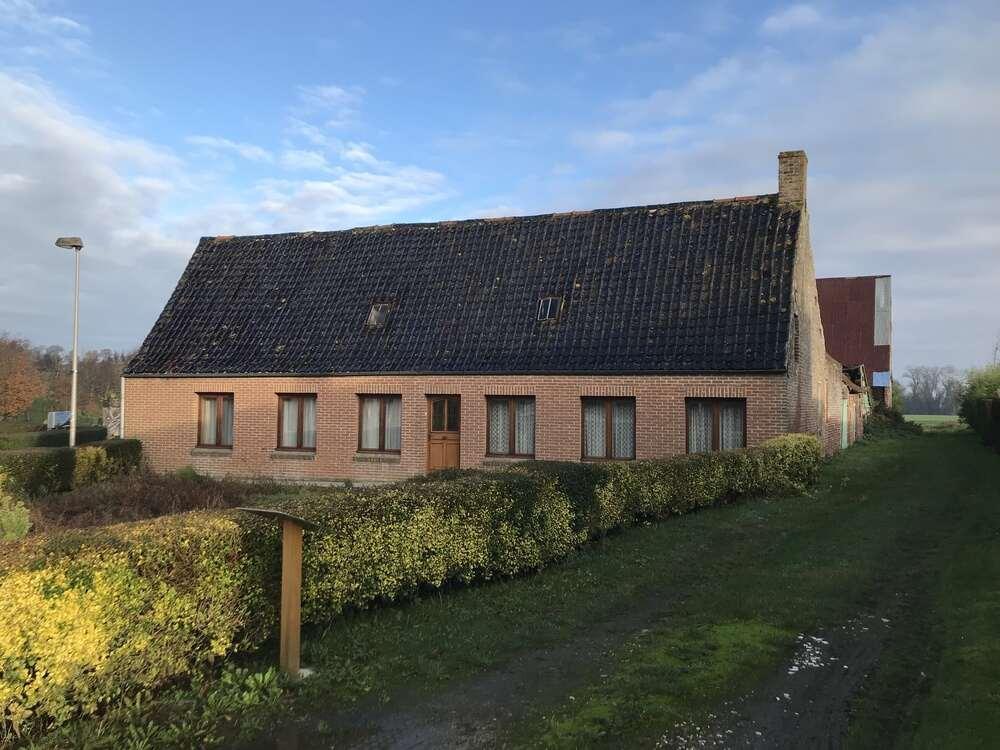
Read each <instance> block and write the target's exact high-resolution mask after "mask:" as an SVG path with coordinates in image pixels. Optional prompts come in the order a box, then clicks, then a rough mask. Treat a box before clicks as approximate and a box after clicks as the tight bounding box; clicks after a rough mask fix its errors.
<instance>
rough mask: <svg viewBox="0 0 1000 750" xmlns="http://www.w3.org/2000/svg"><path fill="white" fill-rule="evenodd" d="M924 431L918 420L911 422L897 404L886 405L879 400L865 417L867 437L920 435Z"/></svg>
mask: <svg viewBox="0 0 1000 750" xmlns="http://www.w3.org/2000/svg"><path fill="white" fill-rule="evenodd" d="M923 431H924V428H923V427H921V426H920V425H919V424H917V423H916V422H910V421H909V420H908V419H907V418H906V417H905V416H904V415H903V413H902V412H901V411H900V410H899V409H898V408H897V407H896V406H886V405H885V404H884V403H883V402H881V401H879V402H877V403H876V404H875V406H874V408H873V409H872V411H871V414H869V415H868V416H867V417H866V418H865V437H867V438H871V439H878V438H882V437H895V436H898V435H903V434H910V435H919V434H921V433H922V432H923Z"/></svg>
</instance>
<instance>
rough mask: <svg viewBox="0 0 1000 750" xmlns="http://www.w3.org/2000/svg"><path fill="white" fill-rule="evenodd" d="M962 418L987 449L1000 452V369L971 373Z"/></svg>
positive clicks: (965, 391)
mask: <svg viewBox="0 0 1000 750" xmlns="http://www.w3.org/2000/svg"><path fill="white" fill-rule="evenodd" d="M958 413H959V416H961V418H962V420H963V421H964V422H965V423H966V424H967V425H969V427H971V428H972V429H974V430H975V431H976V432H978V433H979V435H980V437H982V439H983V442H984V443H986V444H987V445H996V446H998V448H1000V366H998V365H994V366H992V367H985V368H983V369H982V370H972V371H971V372H970V373H969V376H968V378H967V380H966V382H965V386H964V387H963V389H962V396H961V400H960V401H959V408H958Z"/></svg>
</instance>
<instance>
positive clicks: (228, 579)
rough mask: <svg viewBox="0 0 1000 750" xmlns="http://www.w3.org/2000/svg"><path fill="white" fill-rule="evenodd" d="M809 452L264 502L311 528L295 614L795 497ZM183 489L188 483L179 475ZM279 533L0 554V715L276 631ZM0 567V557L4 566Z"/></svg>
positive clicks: (808, 442) (119, 537) (107, 537)
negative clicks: (739, 502) (673, 518)
mask: <svg viewBox="0 0 1000 750" xmlns="http://www.w3.org/2000/svg"><path fill="white" fill-rule="evenodd" d="M820 461H821V449H820V444H819V441H818V440H817V439H816V438H815V437H812V436H803V435H790V436H786V437H782V438H777V439H775V440H771V441H768V442H767V443H765V444H764V445H762V446H760V447H759V448H754V449H751V450H747V451H735V452H730V453H717V454H706V455H698V456H685V457H679V458H674V459H668V460H662V461H635V462H628V463H601V464H558V463H547V462H538V463H532V462H529V463H525V464H520V465H515V466H513V467H510V468H507V469H505V470H500V471H495V472H490V471H462V472H455V473H452V474H449V475H445V476H442V475H440V474H438V475H435V476H431V477H425V478H421V479H418V480H411V481H407V482H401V483H398V484H394V485H388V486H383V487H375V488H367V489H360V490H346V489H324V490H317V491H310V492H296V493H293V494H288V495H283V496H279V497H274V498H271V499H270V500H269V503H268V504H269V505H271V506H274V507H278V508H280V509H282V510H285V511H286V512H289V513H293V514H295V515H299V516H303V517H306V518H308V519H309V520H311V521H313V522H314V523H316V524H317V526H318V528H317V530H316V531H310V532H307V537H306V542H305V547H304V558H303V568H304V578H303V591H302V596H303V620H304V621H306V622H322V621H325V620H329V619H331V618H332V617H335V616H336V615H337V614H338V613H340V612H342V611H343V610H344V609H345V608H349V607H353V608H362V607H367V606H371V605H372V604H373V603H377V602H384V601H392V600H397V599H400V598H404V597H408V596H412V595H413V594H414V593H416V592H418V591H419V590H420V589H421V588H436V587H440V586H442V585H444V584H445V583H448V582H459V583H467V582H471V581H476V580H486V579H490V578H494V577H498V576H511V575H515V574H517V573H521V572H525V571H532V570H537V569H539V568H541V567H543V566H544V565H546V564H547V563H550V562H551V561H553V560H557V559H559V558H561V557H564V556H565V555H567V554H568V553H569V552H571V551H572V550H573V549H574V548H576V547H579V546H580V545H581V544H583V543H584V542H586V541H587V540H588V539H591V538H594V537H597V536H600V535H602V534H605V533H607V532H609V531H611V530H614V529H618V528H621V527H624V526H627V525H629V524H632V523H635V522H636V521H639V520H643V519H659V518H665V517H667V516H670V515H673V514H676V513H686V512H688V511H690V510H693V509H696V508H700V507H704V506H707V505H710V504H712V503H717V502H725V501H727V500H731V499H734V498H737V497H746V496H754V495H761V494H765V493H768V492H775V491H777V492H784V491H786V490H789V489H795V488H799V487H801V486H803V485H805V484H807V483H808V482H810V481H811V480H812V479H813V477H814V476H815V472H816V471H817V470H818V467H819V464H820ZM192 481H197V480H192ZM279 535H280V531H279V525H278V524H275V523H273V522H269V521H265V520H263V519H260V518H258V517H256V516H249V515H243V514H237V513H235V512H233V511H219V512H195V513H190V514H183V515H178V516H167V517H164V518H160V519H157V520H154V521H146V522H142V523H136V524H129V525H124V524H123V525H119V526H111V527H100V528H99V529H96V530H92V531H85V532H63V533H59V534H51V535H47V534H39V535H37V536H36V537H29V539H28V540H25V541H22V542H20V543H14V544H11V545H5V547H6V548H12V549H6V550H5V551H2V552H0V601H3V602H11V603H12V605H11V606H9V607H5V608H4V610H3V612H2V613H0V665H2V670H0V671H2V675H3V676H2V678H0V704H2V703H7V704H8V705H9V706H10V707H9V708H8V709H7V712H8V713H7V714H6V721H7V722H8V725H10V726H17V727H19V728H21V729H23V728H27V727H29V726H31V725H32V724H35V725H36V726H37V725H38V724H40V723H44V722H50V723H59V722H63V721H66V720H67V719H69V718H71V717H72V716H74V715H76V714H78V713H79V714H87V713H93V712H95V711H97V710H98V709H99V708H100V707H101V706H103V705H107V704H108V703H110V702H113V701H115V700H118V699H119V698H120V697H121V696H122V695H123V694H124V693H125V692H127V691H128V690H131V689H134V688H138V687H149V686H154V685H157V684H159V683H161V682H163V681H166V680H168V679H170V678H173V677H178V676H182V675H187V674H190V673H191V672H192V671H193V670H196V669H197V668H198V666H199V665H200V664H203V663H205V662H206V661H210V660H212V659H213V658H215V657H218V656H221V655H224V654H226V653H229V652H230V651H232V650H235V649H238V648H249V647H252V646H254V645H255V644H258V643H260V642H261V640H262V638H263V637H264V636H265V635H266V634H267V633H269V632H270V630H271V628H272V627H273V624H274V622H275V619H276V617H275V615H276V607H277V591H278V580H279V571H280V541H279V538H280V536H279ZM4 556H5V558H6V559H4Z"/></svg>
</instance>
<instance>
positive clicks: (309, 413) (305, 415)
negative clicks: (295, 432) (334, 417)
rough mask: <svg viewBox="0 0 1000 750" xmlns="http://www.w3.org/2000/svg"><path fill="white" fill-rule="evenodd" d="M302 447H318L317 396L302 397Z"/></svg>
mask: <svg viewBox="0 0 1000 750" xmlns="http://www.w3.org/2000/svg"><path fill="white" fill-rule="evenodd" d="M302 447H303V448H315V447H316V397H315V396H307V397H306V398H304V399H302Z"/></svg>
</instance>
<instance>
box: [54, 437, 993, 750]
mask: <svg viewBox="0 0 1000 750" xmlns="http://www.w3.org/2000/svg"><path fill="white" fill-rule="evenodd" d="M997 632H1000V461H998V460H997V457H996V455H995V454H994V453H992V452H990V451H988V450H986V449H985V448H983V447H982V446H981V445H980V444H979V442H978V439H977V438H976V437H975V436H974V435H973V434H971V433H970V432H969V431H967V430H951V431H935V432H933V433H931V434H926V435H907V434H901V435H898V436H895V437H887V438H881V439H876V440H866V441H864V442H862V443H860V444H858V445H857V446H855V447H853V448H851V449H850V450H848V451H846V452H845V453H843V454H840V455H839V456H837V457H836V458H834V459H833V460H831V461H830V462H829V463H828V464H827V465H826V466H825V467H824V469H823V471H822V474H821V477H820V480H819V482H818V484H817V485H816V486H815V487H814V488H813V489H812V490H811V491H810V493H809V494H808V495H806V496H802V497H791V498H772V499H769V500H758V501H752V502H746V503H741V504H738V505H733V506H727V507H719V508H713V509H709V510H706V511H702V512H699V513H694V514H691V515H688V516H682V517H678V518H674V519H671V520H669V521H666V522H664V523H660V524H657V525H649V526H643V527H640V528H634V529H630V530H627V531H625V532H624V533H621V534H618V535H615V536H613V537H610V538H608V539H605V540H603V541H601V542H599V543H595V544H593V545H591V546H589V547H588V548H586V549H585V550H583V551H581V552H579V553H577V554H575V555H573V556H572V557H570V558H569V559H568V560H566V561H565V562H564V563H562V564H559V565H554V566H552V567H550V568H549V569H547V570H545V571H542V572H541V573H539V574H536V575H532V576H525V577H522V578H518V579H514V580H507V581H500V582H494V583H490V584H486V585H481V586H476V587H471V588H466V589H458V590H453V591H449V592H442V593H440V594H433V595H428V596H426V597H425V598H423V599H421V600H419V601H417V602H411V603H407V604H403V605H399V606H395V607H387V608H382V609H377V610H373V611H370V612H362V613H357V614H353V615H350V616H347V617H344V618H342V619H341V620H339V621H338V622H336V623H335V624H333V625H332V626H330V627H328V628H326V629H322V630H311V631H309V630H307V631H306V632H305V633H304V636H303V639H304V655H303V661H304V663H305V664H307V665H309V666H311V667H313V668H315V669H316V670H317V674H316V675H315V676H314V677H312V678H311V679H309V680H307V681H304V682H302V683H300V684H299V685H298V686H296V687H293V688H288V689H286V690H285V691H284V693H282V694H280V695H278V696H276V697H275V698H274V700H273V701H271V702H270V703H268V704H267V705H266V706H263V707H259V708H256V709H254V711H253V712H251V713H250V714H247V713H242V714H241V713H240V712H239V711H238V710H237V711H234V712H232V715H233V716H234V717H235V719H234V721H233V722H232V725H235V726H242V728H243V730H244V731H246V730H250V729H252V728H253V727H255V726H259V725H261V724H265V723H266V724H269V723H270V722H271V721H272V719H273V718H275V717H280V721H281V724H280V725H279V729H278V730H276V734H285V735H287V734H294V735H296V736H297V737H298V741H299V743H300V744H299V746H301V747H312V746H324V747H326V746H335V747H350V746H355V745H358V744H365V745H366V746H367V745H369V744H370V745H371V746H383V745H385V746H392V745H393V744H394V743H395V742H396V741H399V740H402V739H404V738H407V739H410V740H417V741H420V742H423V745H422V746H427V747H433V746H456V745H458V746H489V747H494V746H505V747H545V748H577V747H642V746H647V747H652V746H654V745H656V743H657V742H658V741H660V740H661V739H663V740H664V744H665V745H667V746H673V745H681V746H693V745H701V746H709V747H711V746H715V745H713V744H711V741H710V740H712V738H713V737H714V736H715V734H716V733H718V734H720V735H722V736H723V737H726V736H728V735H726V734H725V732H734V733H735V736H740V735H741V733H747V734H748V737H749V738H750V740H751V741H753V738H754V736H755V735H754V732H755V731H761V730H760V729H755V728H756V727H761V728H763V730H764V731H765V732H766V735H765V737H766V738H768V739H770V740H771V741H772V742H774V743H776V744H781V745H784V746H815V744H816V743H817V742H819V740H818V739H817V737H819V738H825V737H829V736H831V735H834V736H833V738H832V742H833V744H834V746H836V744H837V738H838V737H841V738H843V741H844V742H847V743H848V744H849V745H850V746H851V747H873V748H874V747H877V748H890V747H926V748H931V747H934V748H938V747H945V746H946V747H989V746H992V744H993V738H995V737H997V736H1000V687H998V686H1000V642H998V639H997V638H996V633H997ZM811 638H816V639H818V640H816V641H815V643H816V644H821V643H822V642H827V643H828V646H826V647H820V648H827V651H826V658H827V661H826V666H825V667H824V668H823V669H820V668H815V669H812V668H810V669H806V668H803V670H802V674H803V675H805V676H804V677H800V675H798V674H797V673H796V674H795V675H792V674H791V670H789V669H788V665H789V663H790V661H794V660H796V659H798V658H800V657H801V655H802V651H803V648H805V647H807V646H811V641H810V639H811ZM271 658H273V657H271V655H270V654H266V655H264V654H262V655H260V656H258V657H255V659H254V660H253V666H255V667H258V668H262V667H263V665H264V664H265V663H269V661H270V659H271ZM833 659H839V660H840V661H836V662H834V661H832V660H833ZM842 664H843V666H844V667H848V666H849V667H850V668H849V669H842V666H841V665H842ZM810 675H812V676H810ZM790 681H795V682H794V683H790ZM786 683H788V684H794V685H795V687H794V689H790V690H789V689H786V688H784V687H782V686H783V685H785V684H786ZM782 691H785V692H788V693H789V694H790V697H788V698H787V699H788V701H789V707H790V708H789V709H788V710H784V709H782V710H783V711H784V712H783V713H780V714H779V713H776V710H775V708H774V705H775V703H774V702H775V701H777V702H778V704H781V701H782V700H784V699H783V698H782ZM795 701H801V702H802V703H801V704H796V703H795ZM795 706H799V707H801V708H802V709H803V710H802V711H798V708H796V709H795V711H792V710H791V707H795ZM796 712H797V713H796ZM153 713H156V714H159V715H160V716H161V717H162V715H163V707H162V706H161V707H160V708H159V709H154V711H153ZM793 714H794V715H793ZM803 717H806V718H803ZM808 717H813V718H812V719H809V718H808ZM816 717H825V719H824V720H825V721H826V723H822V722H819V721H818V719H817V718H816ZM168 720H169V719H168ZM810 721H813V724H810V723H809V722H810ZM817 722H818V723H817ZM699 728H700V729H699ZM79 730H80V727H74V728H73V731H75V732H77V733H78V736H80V735H79ZM810 732H813V734H809V733H810ZM276 734H263V735H261V736H259V737H258V738H257V739H255V740H252V741H251V742H250V744H249V745H247V746H249V747H260V748H265V747H267V748H270V747H274V746H275V739H274V737H275V736H276ZM66 736H68V734H64V735H63V737H66ZM230 736H232V735H230ZM757 739H758V740H760V739H761V736H760V735H757ZM810 740H811V741H810ZM199 741H200V740H199ZM193 742H194V741H193V740H192V743H193ZM181 744H183V743H181ZM822 744H826V743H825V742H824V743H822ZM289 746H291V745H289Z"/></svg>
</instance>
